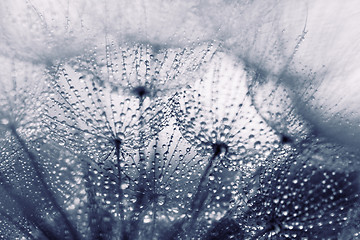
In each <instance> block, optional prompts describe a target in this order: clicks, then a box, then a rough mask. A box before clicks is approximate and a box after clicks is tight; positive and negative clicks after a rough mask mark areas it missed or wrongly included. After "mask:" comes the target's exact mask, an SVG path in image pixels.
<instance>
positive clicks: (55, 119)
mask: <svg viewBox="0 0 360 240" xmlns="http://www.w3.org/2000/svg"><path fill="white" fill-rule="evenodd" d="M43 67H44V69H45V71H43V72H41V74H39V73H38V72H35V73H33V72H32V73H29V72H27V71H26V70H24V71H19V70H15V69H12V70H11V71H10V73H9V74H7V75H6V76H5V74H4V76H5V77H9V76H11V75H12V74H14V76H13V80H14V81H13V84H12V85H11V86H10V85H6V88H5V87H4V88H3V89H5V90H4V93H3V94H2V96H6V97H4V98H1V99H0V100H1V106H2V109H1V111H0V117H1V123H0V126H1V128H0V130H1V133H2V134H3V135H4V137H2V138H1V139H0V140H1V142H2V143H3V144H2V145H1V158H2V159H3V161H2V163H1V165H0V173H1V174H0V180H1V186H2V188H1V189H2V190H1V191H2V192H4V193H5V194H4V195H3V197H2V198H1V199H0V201H1V203H3V202H4V203H5V202H8V203H7V204H6V205H5V206H6V209H5V207H3V208H1V209H0V210H1V211H0V214H1V215H2V216H4V219H5V218H7V219H8V220H7V221H5V222H4V224H2V225H1V231H2V232H6V234H13V235H12V236H26V237H28V238H34V239H36V238H50V239H60V238H65V239H194V238H195V239H197V238H200V239H298V238H303V239H311V238H312V237H314V236H316V237H315V238H318V239H324V238H332V237H334V236H337V235H339V234H341V232H342V229H345V228H346V227H347V226H350V225H349V222H351V221H354V220H358V214H357V213H356V212H355V210H351V209H355V207H356V206H357V204H358V197H359V196H358V194H359V190H360V189H359V182H358V181H359V180H358V178H357V172H356V171H355V170H354V169H353V170H351V166H355V165H356V166H357V164H358V162H359V161H358V157H357V155H356V154H353V153H351V152H349V151H348V149H346V148H345V147H342V146H340V145H338V144H336V143H332V142H328V141H326V139H324V138H321V137H318V136H317V135H316V131H315V130H314V128H313V127H312V126H311V124H310V123H309V122H307V121H306V119H305V118H302V116H301V115H302V114H301V111H300V110H301V109H300V110H299V108H298V107H297V106H296V105H295V104H297V102H296V98H295V97H294V96H295V94H292V93H293V92H294V91H291V88H289V87H288V86H286V85H285V84H283V82H280V81H278V80H277V77H279V76H265V75H264V72H262V71H260V70H259V69H254V68H250V67H249V66H246V64H245V63H241V61H239V59H237V58H235V57H232V56H231V55H230V54H229V53H228V52H227V51H226V49H222V48H221V47H220V46H218V45H216V44H215V43H206V44H204V43H201V44H192V45H190V46H188V47H184V48H175V47H174V48H171V47H166V46H158V45H151V44H147V43H130V42H129V43H127V44H119V43H117V42H116V41H114V40H110V39H108V38H106V41H105V43H103V44H101V43H99V44H97V45H96V46H94V47H92V48H87V49H86V51H85V52H84V53H83V54H81V55H79V56H76V57H73V58H64V59H61V60H57V61H53V62H48V63H47V64H46V66H43ZM10 69H11V67H10ZM24 69H26V68H24ZM34 69H35V68H34ZM36 71H37V70H36ZM18 72H21V73H23V74H24V76H23V75H19V74H18ZM15 73H16V74H15ZM26 78H39V79H45V82H46V86H41V87H44V88H45V89H46V90H42V88H40V87H39V88H34V87H30V86H31V85H32V84H33V82H31V83H28V82H27V81H25V80H24V79H26ZM17 81H19V82H21V83H22V84H24V85H25V87H22V88H21V90H20V89H19V88H18V85H17V84H15V83H16V82H17ZM4 86H5V85H4ZM9 86H10V89H9V90H8V88H9ZM304 88H305V90H304V96H305V95H306V97H307V98H305V99H311V93H312V91H316V90H314V89H315V88H316V86H310V85H309V86H308V88H306V87H304ZM30 90H31V91H30ZM32 90H34V91H32ZM296 95H297V96H298V93H297V94H296ZM294 102H295V104H294ZM307 102H308V104H311V103H310V100H309V101H307ZM32 104H33V105H32ZM27 106H30V107H27ZM29 109H32V110H34V109H35V110H37V111H36V114H35V113H31V111H28V110H29ZM19 206H20V207H19ZM29 209H31V210H29ZM16 211H20V212H21V214H17V213H16ZM13 216H16V221H14V219H12V218H13ZM9 225H11V226H14V227H15V228H16V229H17V231H14V232H13V233H8V231H7V230H6V229H7V228H8V227H9ZM354 228H355V227H353V228H352V231H354V230H353V229H354ZM348 230H349V229H348ZM355 234H356V233H353V235H355Z"/></svg>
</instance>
